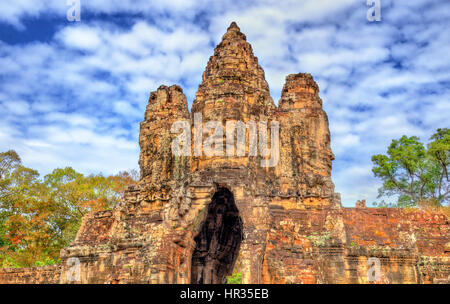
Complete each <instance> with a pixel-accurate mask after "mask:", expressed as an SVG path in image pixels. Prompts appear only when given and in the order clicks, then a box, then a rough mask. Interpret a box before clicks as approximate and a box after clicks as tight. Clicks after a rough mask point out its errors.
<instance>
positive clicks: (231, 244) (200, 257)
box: [191, 188, 242, 284]
mask: <svg viewBox="0 0 450 304" xmlns="http://www.w3.org/2000/svg"><path fill="white" fill-rule="evenodd" d="M194 241H195V244H196V246H195V249H194V252H193V254H192V264H191V283H193V284H222V283H225V282H226V276H227V275H230V274H231V272H232V271H233V267H234V263H235V262H236V259H237V256H238V254H239V247H240V245H241V241H242V221H241V218H240V217H239V211H238V209H237V207H236V204H235V202H234V196H233V193H231V192H230V190H228V189H226V188H219V189H218V190H217V191H216V193H215V194H214V196H213V197H212V200H211V203H210V204H209V206H208V214H207V215H206V219H205V221H204V222H203V224H202V226H201V228H200V232H199V234H198V235H197V236H196V237H195V238H194Z"/></svg>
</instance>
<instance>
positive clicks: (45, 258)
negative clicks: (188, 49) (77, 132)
mask: <svg viewBox="0 0 450 304" xmlns="http://www.w3.org/2000/svg"><path fill="white" fill-rule="evenodd" d="M135 175H136V174H134V172H131V173H128V172H121V173H119V174H118V175H114V176H108V177H105V176H103V175H101V174H98V175H88V176H84V175H83V174H81V173H78V172H76V171H75V170H74V169H72V168H70V167H67V168H64V169H55V170H53V171H52V172H51V173H50V174H47V175H46V176H44V177H43V178H42V179H41V178H40V177H39V173H38V172H37V171H35V170H33V169H30V168H26V167H24V166H23V165H22V163H21V160H20V157H19V156H18V155H17V153H16V152H14V151H7V152H3V153H0V267H25V266H33V265H52V264H54V263H56V261H58V257H59V251H60V250H61V248H64V247H66V246H67V245H69V244H70V242H71V241H73V239H74V237H75V235H76V232H77V231H78V229H79V227H80V224H81V219H82V217H83V216H84V215H85V214H87V213H89V212H91V211H99V210H105V209H110V208H112V207H114V205H116V204H117V203H118V202H119V200H120V198H121V196H122V192H123V190H124V189H125V188H126V186H127V185H128V184H132V183H134V182H135V180H134V176H135Z"/></svg>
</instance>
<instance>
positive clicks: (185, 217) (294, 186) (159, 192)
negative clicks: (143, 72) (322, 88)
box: [0, 22, 450, 283]
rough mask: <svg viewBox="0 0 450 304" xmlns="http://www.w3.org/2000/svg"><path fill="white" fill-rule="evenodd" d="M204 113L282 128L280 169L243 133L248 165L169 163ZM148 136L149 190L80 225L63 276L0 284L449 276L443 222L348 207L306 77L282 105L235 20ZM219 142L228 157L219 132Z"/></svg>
mask: <svg viewBox="0 0 450 304" xmlns="http://www.w3.org/2000/svg"><path fill="white" fill-rule="evenodd" d="M199 115H201V118H202V122H203V124H202V125H200V127H204V126H205V125H206V124H207V123H209V122H212V121H217V122H218V124H220V125H222V126H223V127H225V126H226V123H227V122H230V121H234V122H236V121H240V122H241V123H243V124H249V123H251V122H252V121H253V122H257V123H259V122H267V126H269V125H271V124H272V123H274V124H275V123H277V124H278V125H279V135H280V136H279V137H274V138H270V140H269V142H268V144H269V145H270V147H274V146H279V160H278V162H276V163H275V165H274V166H269V167H263V166H262V165H261V164H262V162H261V161H262V160H263V159H264V157H262V156H261V155H260V154H258V155H251V153H249V152H250V148H249V147H248V142H249V137H250V135H249V132H250V131H249V128H246V129H245V130H246V131H245V132H246V133H245V139H246V141H247V145H246V148H245V154H244V155H232V156H229V155H214V156H208V155H204V154H203V152H204V151H203V150H204V149H203V148H204V147H203V146H200V152H201V155H194V150H195V147H194V143H192V145H191V152H192V154H193V155H192V156H190V157H189V156H180V155H175V154H174V151H173V150H172V145H171V143H172V142H173V140H174V138H175V137H176V136H178V134H175V133H173V132H172V125H173V124H174V123H175V122H179V121H184V122H185V125H187V126H190V127H192V128H191V129H192V134H190V135H191V138H192V141H194V138H195V135H196V134H197V135H199V133H196V130H197V131H198V129H197V127H199V126H198V125H196V123H195V121H196V119H195V118H196V117H197V118H198V117H199ZM140 127H141V128H140V135H139V145H140V148H141V154H140V157H139V166H140V168H141V180H140V181H139V183H138V184H137V185H136V186H133V187H130V188H129V189H128V190H127V191H126V192H125V195H124V198H123V200H122V201H121V203H120V205H119V206H117V207H115V208H114V209H113V210H108V211H102V212H97V213H91V214H89V215H87V216H85V217H84V218H83V222H82V225H81V228H80V230H79V232H78V234H77V236H76V239H75V241H74V242H73V243H72V244H71V245H70V246H69V247H68V248H66V249H63V250H62V251H61V261H62V265H60V266H58V267H54V268H45V269H35V270H33V269H31V270H23V271H22V272H17V271H14V270H7V271H0V283H8V282H13V283H18V282H21V281H23V282H26V283H33V282H46V283H57V282H61V283H223V282H225V281H226V276H228V275H231V274H232V273H242V282H243V283H369V278H368V277H367V275H366V274H367V271H368V267H369V266H370V265H369V266H368V264H367V261H368V259H369V258H373V257H377V258H379V259H380V260H381V261H382V262H381V269H380V271H381V272H382V275H381V278H380V281H381V282H384V283H422V282H433V281H436V282H437V281H445V280H446V278H447V277H448V275H449V269H450V268H449V264H450V262H449V252H450V243H449V242H448V235H449V233H450V229H449V222H448V218H447V217H446V216H445V215H442V214H427V213H425V212H422V211H415V212H408V213H406V212H403V211H401V210H395V209H389V208H385V209H383V210H380V209H374V208H365V207H359V208H342V206H341V202H340V198H339V195H338V194H337V193H335V192H334V185H333V182H332V181H331V162H332V160H333V159H334V156H333V153H332V152H331V148H330V131H329V128H328V118H327V115H326V113H325V112H324V111H323V109H322V100H321V99H320V97H319V88H318V86H317V84H316V82H315V81H314V79H313V77H312V76H311V75H309V74H293V75H289V76H287V77H286V83H285V85H284V87H283V91H282V96H281V99H280V101H279V105H278V107H276V106H275V105H274V103H273V100H272V98H271V97H270V94H269V86H268V84H267V82H266V80H265V77H264V71H263V69H262V68H261V67H260V66H259V64H258V60H257V58H256V57H255V56H254V55H253V51H252V48H251V46H250V44H249V43H248V42H247V41H246V37H245V35H244V34H242V33H241V32H240V29H239V27H238V26H237V25H236V23H234V22H233V23H231V25H230V27H229V28H228V30H227V32H226V33H225V34H224V35H223V38H222V41H221V42H220V43H219V45H217V47H216V48H215V50H214V55H213V56H211V58H210V59H209V62H208V64H207V66H206V69H205V72H204V73H203V80H202V83H201V84H200V86H199V88H198V91H197V94H196V99H195V100H194V102H193V105H192V110H191V113H189V111H188V107H187V101H186V97H185V95H184V94H183V91H182V89H181V88H180V87H179V86H176V85H174V86H170V87H167V86H161V87H159V88H158V90H157V91H155V92H152V93H151V94H150V99H149V102H148V106H147V109H146V112H145V118H144V121H143V122H142V123H141V126H140ZM203 131H204V129H203V130H201V131H200V133H203ZM209 131H211V130H208V132H205V133H211V132H209ZM189 132H191V131H189ZM202 135H205V136H208V135H210V134H202ZM217 137H218V138H217V139H218V142H219V143H223V145H224V146H223V150H224V151H225V150H226V149H225V148H226V147H225V145H226V143H227V141H226V139H225V134H220V135H218V136H217ZM258 138H259V135H258ZM232 139H233V141H234V138H232ZM197 152H198V151H197ZM258 152H260V151H259V148H258ZM430 236H432V237H430ZM430 260H432V261H433V263H430V262H429V261H430ZM427 261H428V262H427ZM74 265H79V267H80V273H81V275H80V278H79V280H76V281H74V280H73V279H71V275H70V274H71V273H72V271H73V267H74ZM417 269H420V272H419V271H417ZM52 278H53V279H52Z"/></svg>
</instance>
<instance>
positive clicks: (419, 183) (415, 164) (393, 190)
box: [372, 128, 450, 207]
mask: <svg viewBox="0 0 450 304" xmlns="http://www.w3.org/2000/svg"><path fill="white" fill-rule="evenodd" d="M372 162H373V164H374V167H373V169H372V171H373V173H374V175H375V176H376V177H378V178H380V179H381V180H382V181H383V185H382V187H381V188H380V189H379V197H383V196H394V197H396V198H397V202H396V203H395V204H393V205H394V206H398V207H409V206H445V205H448V204H449V201H450V183H449V174H448V171H449V165H450V130H449V129H447V128H444V129H438V130H437V132H436V133H435V134H433V135H432V136H431V137H430V142H429V143H428V145H427V146H426V147H425V145H424V144H423V143H422V142H420V139H419V138H418V137H416V136H411V137H407V136H405V135H404V136H402V137H401V138H400V139H397V140H395V139H394V140H392V143H391V144H390V146H389V147H388V150H387V154H378V155H374V156H373V157H372ZM379 205H381V206H383V205H386V204H385V203H381V204H379Z"/></svg>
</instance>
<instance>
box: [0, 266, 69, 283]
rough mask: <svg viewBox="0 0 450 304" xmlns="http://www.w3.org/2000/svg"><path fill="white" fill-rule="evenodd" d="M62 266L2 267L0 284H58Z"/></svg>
mask: <svg viewBox="0 0 450 304" xmlns="http://www.w3.org/2000/svg"><path fill="white" fill-rule="evenodd" d="M60 273H61V266H60V265H54V266H45V267H30V268H1V269H0V284H58V283H59V278H60Z"/></svg>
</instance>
